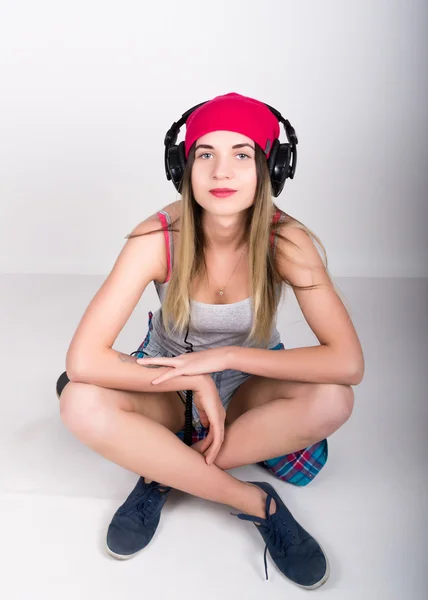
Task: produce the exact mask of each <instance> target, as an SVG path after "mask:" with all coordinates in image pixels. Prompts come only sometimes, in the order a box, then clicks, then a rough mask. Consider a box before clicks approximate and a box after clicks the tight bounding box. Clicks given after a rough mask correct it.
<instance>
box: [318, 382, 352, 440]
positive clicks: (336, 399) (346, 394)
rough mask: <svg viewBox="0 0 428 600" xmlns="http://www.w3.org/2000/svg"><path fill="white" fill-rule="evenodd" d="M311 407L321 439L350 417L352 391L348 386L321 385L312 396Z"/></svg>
mask: <svg viewBox="0 0 428 600" xmlns="http://www.w3.org/2000/svg"><path fill="white" fill-rule="evenodd" d="M313 406H314V412H315V415H316V419H315V424H316V425H315V426H316V428H317V433H318V434H319V435H321V438H324V437H327V436H328V435H331V434H332V433H333V432H334V431H336V430H337V429H339V427H341V426H342V425H343V424H344V423H346V421H347V420H348V419H349V418H350V417H351V415H352V411H353V409H354V390H353V389H352V387H351V386H349V385H336V384H321V385H320V386H319V387H318V388H317V390H316V393H315V394H314V397H313ZM321 438H320V439H321Z"/></svg>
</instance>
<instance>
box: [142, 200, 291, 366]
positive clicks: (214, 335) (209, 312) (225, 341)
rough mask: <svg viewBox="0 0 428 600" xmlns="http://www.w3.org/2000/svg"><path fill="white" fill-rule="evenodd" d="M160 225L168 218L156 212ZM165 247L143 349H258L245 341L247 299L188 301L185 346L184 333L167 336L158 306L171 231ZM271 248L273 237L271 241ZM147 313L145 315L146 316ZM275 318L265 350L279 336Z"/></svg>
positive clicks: (248, 313) (248, 321) (249, 307)
mask: <svg viewBox="0 0 428 600" xmlns="http://www.w3.org/2000/svg"><path fill="white" fill-rule="evenodd" d="M157 215H158V218H159V220H160V221H161V223H162V225H163V226H166V225H167V224H171V217H170V215H169V214H168V213H167V212H166V211H165V210H162V211H160V212H158V213H157ZM281 215H282V213H281V212H280V211H277V214H276V215H275V218H276V220H278V219H279V220H282V219H281ZM164 234H165V243H166V248H167V261H168V275H167V278H166V280H165V282H164V283H159V282H157V281H154V284H155V288H156V291H157V294H158V296H159V300H160V303H161V307H160V308H159V309H158V310H157V311H156V312H155V313H154V314H153V315H152V320H151V318H149V332H148V334H147V337H146V339H145V342H144V346H145V347H146V346H148V347H149V348H148V349H151V350H154V351H163V350H167V351H168V352H171V353H172V354H173V355H174V356H177V355H179V354H185V353H186V351H188V348H189V345H190V344H192V346H193V351H194V352H198V351H201V350H208V349H210V348H217V347H219V346H241V347H244V346H245V347H247V348H254V347H259V346H257V344H256V343H255V342H247V341H246V339H247V337H248V335H249V333H250V331H251V326H252V322H253V310H252V303H251V297H250V298H246V299H245V300H241V301H240V302H234V303H232V304H206V303H203V302H197V301H196V300H192V299H191V300H190V325H189V333H188V335H187V342H188V344H187V345H186V343H185V341H184V340H185V337H186V332H187V330H186V331H184V332H183V333H179V332H175V333H174V332H171V334H170V335H169V334H168V333H167V332H166V330H165V328H164V326H163V323H162V304H163V301H164V298H165V295H166V291H167V289H168V284H169V280H170V276H171V269H172V265H173V264H174V244H173V235H172V232H171V231H165V232H164ZM273 243H274V248H275V246H276V238H274V241H273ZM150 315H151V313H149V317H150ZM276 322H277V315H276V316H275V320H274V325H273V327H272V335H271V338H270V341H269V344H268V345H267V346H266V348H268V349H270V348H274V347H275V346H277V345H278V344H279V342H280V341H281V340H280V335H279V332H278V330H277V328H276Z"/></svg>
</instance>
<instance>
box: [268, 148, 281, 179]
mask: <svg viewBox="0 0 428 600" xmlns="http://www.w3.org/2000/svg"><path fill="white" fill-rule="evenodd" d="M278 148H279V140H278V139H276V140H274V141H273V146H272V150H271V152H270V154H269V158H268V169H269V175H270V177H271V178H272V173H273V170H274V166H275V160H276V155H277V154H278Z"/></svg>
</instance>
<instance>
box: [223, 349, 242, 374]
mask: <svg viewBox="0 0 428 600" xmlns="http://www.w3.org/2000/svg"><path fill="white" fill-rule="evenodd" d="M238 349H239V347H238V346H227V348H225V355H226V356H225V363H226V369H235V361H236V351H237V350H238Z"/></svg>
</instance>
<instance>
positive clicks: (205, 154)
mask: <svg viewBox="0 0 428 600" xmlns="http://www.w3.org/2000/svg"><path fill="white" fill-rule="evenodd" d="M204 156H212V154H211V152H204V153H203V154H200V155H199V156H198V158H203V157H204ZM236 156H246V157H247V158H250V156H249V155H248V154H245V153H244V152H239V154H237V155H236Z"/></svg>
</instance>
